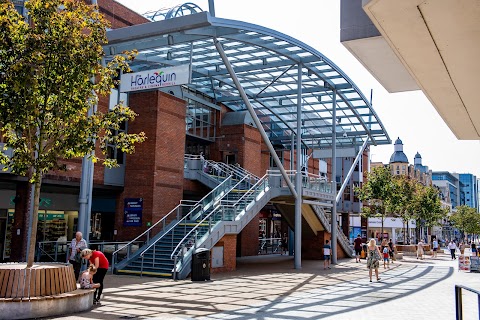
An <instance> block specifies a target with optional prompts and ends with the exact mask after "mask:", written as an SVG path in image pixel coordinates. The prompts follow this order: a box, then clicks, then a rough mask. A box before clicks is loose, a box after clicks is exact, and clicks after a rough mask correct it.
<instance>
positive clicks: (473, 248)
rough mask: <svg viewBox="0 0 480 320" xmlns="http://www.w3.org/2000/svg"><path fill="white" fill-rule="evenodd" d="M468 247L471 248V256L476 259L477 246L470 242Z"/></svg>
mask: <svg viewBox="0 0 480 320" xmlns="http://www.w3.org/2000/svg"><path fill="white" fill-rule="evenodd" d="M470 247H471V248H472V256H474V257H476V256H477V245H476V244H475V242H472V244H471V245H470Z"/></svg>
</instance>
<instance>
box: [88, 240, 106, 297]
mask: <svg viewBox="0 0 480 320" xmlns="http://www.w3.org/2000/svg"><path fill="white" fill-rule="evenodd" d="M82 258H84V259H86V260H88V261H89V262H90V263H91V264H93V265H94V266H95V267H97V272H96V273H95V274H94V275H93V283H99V284H100V287H99V288H97V289H96V290H95V293H94V294H93V303H94V304H97V303H99V302H100V296H101V295H102V291H103V279H104V278H105V275H106V274H107V271H108V266H109V264H108V260H107V258H106V257H105V255H104V254H103V252H101V251H98V250H93V251H92V250H90V249H85V250H83V251H82Z"/></svg>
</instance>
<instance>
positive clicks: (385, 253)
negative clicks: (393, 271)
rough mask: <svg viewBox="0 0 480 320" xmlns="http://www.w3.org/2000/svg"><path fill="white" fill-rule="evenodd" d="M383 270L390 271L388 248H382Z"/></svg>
mask: <svg viewBox="0 0 480 320" xmlns="http://www.w3.org/2000/svg"><path fill="white" fill-rule="evenodd" d="M382 253H383V269H387V267H388V269H390V261H389V257H390V255H389V254H388V246H385V247H383V251H382Z"/></svg>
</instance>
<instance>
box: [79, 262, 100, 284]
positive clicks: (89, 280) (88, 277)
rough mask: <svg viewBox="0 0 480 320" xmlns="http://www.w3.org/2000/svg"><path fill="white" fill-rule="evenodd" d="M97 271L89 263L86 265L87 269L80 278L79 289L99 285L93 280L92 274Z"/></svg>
mask: <svg viewBox="0 0 480 320" xmlns="http://www.w3.org/2000/svg"><path fill="white" fill-rule="evenodd" d="M95 273H97V268H96V267H95V266H94V265H93V264H91V265H89V266H88V268H87V270H85V271H83V273H82V277H81V278H80V289H93V288H98V287H100V284H99V283H94V282H93V275H94V274H95Z"/></svg>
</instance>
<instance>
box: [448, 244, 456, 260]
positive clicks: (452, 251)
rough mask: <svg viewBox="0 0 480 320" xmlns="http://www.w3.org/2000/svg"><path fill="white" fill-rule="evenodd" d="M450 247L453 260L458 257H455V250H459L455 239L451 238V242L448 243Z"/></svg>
mask: <svg viewBox="0 0 480 320" xmlns="http://www.w3.org/2000/svg"><path fill="white" fill-rule="evenodd" d="M448 249H450V254H451V255H452V260H455V259H457V257H455V251H456V250H457V245H456V244H455V241H453V240H450V243H449V244H448Z"/></svg>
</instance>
